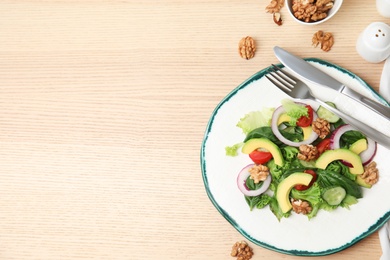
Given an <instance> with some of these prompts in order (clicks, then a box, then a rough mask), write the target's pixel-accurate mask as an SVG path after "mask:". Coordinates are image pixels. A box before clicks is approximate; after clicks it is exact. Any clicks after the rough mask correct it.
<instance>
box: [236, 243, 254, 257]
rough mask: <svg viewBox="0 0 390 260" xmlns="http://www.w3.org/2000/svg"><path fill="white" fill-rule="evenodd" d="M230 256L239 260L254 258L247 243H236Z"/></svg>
mask: <svg viewBox="0 0 390 260" xmlns="http://www.w3.org/2000/svg"><path fill="white" fill-rule="evenodd" d="M230 255H231V256H233V257H237V260H249V259H251V258H252V256H253V250H252V248H251V247H250V246H249V245H248V244H247V243H246V242H245V241H241V242H236V243H235V244H234V245H233V247H232V251H231V253H230Z"/></svg>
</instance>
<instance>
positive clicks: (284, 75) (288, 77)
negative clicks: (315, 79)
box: [271, 64, 297, 85]
mask: <svg viewBox="0 0 390 260" xmlns="http://www.w3.org/2000/svg"><path fill="white" fill-rule="evenodd" d="M271 65H272V67H273V69H274V71H275V72H276V73H278V75H280V76H281V77H282V78H283V79H284V80H286V81H287V82H288V83H290V84H292V85H295V84H297V79H296V78H294V77H293V76H292V75H291V74H289V73H287V72H285V71H283V70H281V69H280V68H279V67H278V66H276V65H275V64H271Z"/></svg>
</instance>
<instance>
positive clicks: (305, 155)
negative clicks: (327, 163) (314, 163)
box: [297, 144, 319, 161]
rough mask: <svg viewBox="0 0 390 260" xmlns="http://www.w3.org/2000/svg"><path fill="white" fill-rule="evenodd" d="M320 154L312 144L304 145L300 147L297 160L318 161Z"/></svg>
mask: <svg viewBox="0 0 390 260" xmlns="http://www.w3.org/2000/svg"><path fill="white" fill-rule="evenodd" d="M318 155H319V153H318V149H317V147H316V146H314V145H311V144H302V145H300V146H299V153H298V155H297V158H298V159H300V160H303V161H311V160H314V159H317V157H318Z"/></svg>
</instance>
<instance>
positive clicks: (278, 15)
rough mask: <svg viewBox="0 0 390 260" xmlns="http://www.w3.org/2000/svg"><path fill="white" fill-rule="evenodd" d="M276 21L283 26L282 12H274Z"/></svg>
mask: <svg viewBox="0 0 390 260" xmlns="http://www.w3.org/2000/svg"><path fill="white" fill-rule="evenodd" d="M272 16H273V19H274V23H276V24H277V25H279V26H281V25H282V24H283V20H282V16H281V15H280V13H274V14H273V15H272Z"/></svg>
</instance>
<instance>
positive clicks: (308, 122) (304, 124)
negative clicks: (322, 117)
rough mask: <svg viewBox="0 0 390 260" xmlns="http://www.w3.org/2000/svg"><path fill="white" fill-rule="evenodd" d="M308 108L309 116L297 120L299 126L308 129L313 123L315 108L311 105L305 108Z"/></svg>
mask: <svg viewBox="0 0 390 260" xmlns="http://www.w3.org/2000/svg"><path fill="white" fill-rule="evenodd" d="M305 107H306V108H307V113H308V116H301V117H300V118H298V120H297V126H300V127H307V126H310V125H311V123H312V122H313V108H312V107H311V106H310V105H306V106H305Z"/></svg>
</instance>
